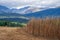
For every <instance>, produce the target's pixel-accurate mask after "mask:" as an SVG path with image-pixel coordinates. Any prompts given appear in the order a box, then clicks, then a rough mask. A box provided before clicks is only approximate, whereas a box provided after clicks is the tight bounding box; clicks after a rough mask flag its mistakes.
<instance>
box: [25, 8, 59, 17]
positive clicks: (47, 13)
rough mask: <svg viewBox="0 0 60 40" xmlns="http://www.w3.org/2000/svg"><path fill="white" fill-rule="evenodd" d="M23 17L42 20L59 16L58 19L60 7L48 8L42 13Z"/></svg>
mask: <svg viewBox="0 0 60 40" xmlns="http://www.w3.org/2000/svg"><path fill="white" fill-rule="evenodd" d="M24 16H25V17H30V18H32V17H34V18H44V17H48V16H49V17H52V16H54V17H55V16H59V17H60V7H59V8H50V9H46V10H43V11H39V12H35V13H29V14H24Z"/></svg>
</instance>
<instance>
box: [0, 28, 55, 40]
mask: <svg viewBox="0 0 60 40" xmlns="http://www.w3.org/2000/svg"><path fill="white" fill-rule="evenodd" d="M0 40H53V39H47V38H43V37H35V36H32V35H30V34H27V33H26V32H25V31H24V29H23V28H17V27H15V28H13V27H0ZM54 40H56V39H54Z"/></svg>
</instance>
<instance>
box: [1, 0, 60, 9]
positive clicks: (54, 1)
mask: <svg viewBox="0 0 60 40" xmlns="http://www.w3.org/2000/svg"><path fill="white" fill-rule="evenodd" d="M0 5H4V6H7V7H9V8H14V7H17V8H19V7H23V6H35V7H44V8H47V7H60V0H0Z"/></svg>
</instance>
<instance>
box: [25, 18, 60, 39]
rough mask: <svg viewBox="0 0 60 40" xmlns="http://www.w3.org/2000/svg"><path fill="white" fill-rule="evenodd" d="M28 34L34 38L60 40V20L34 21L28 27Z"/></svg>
mask: <svg viewBox="0 0 60 40" xmlns="http://www.w3.org/2000/svg"><path fill="white" fill-rule="evenodd" d="M26 32H28V33H29V34H31V35H34V36H40V37H44V38H50V39H51V38H54V39H55V38H57V39H56V40H58V39H59V40H60V18H46V19H32V20H31V21H29V22H28V24H27V26H26Z"/></svg>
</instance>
